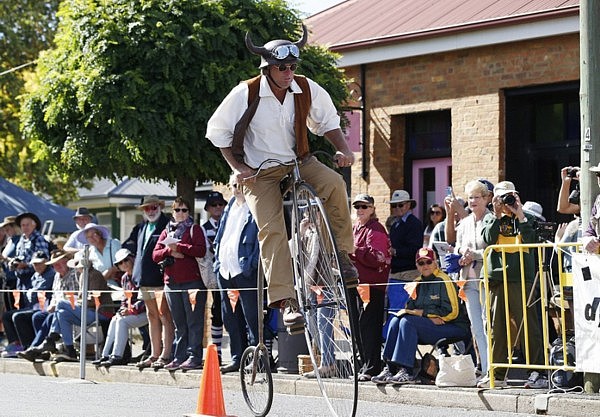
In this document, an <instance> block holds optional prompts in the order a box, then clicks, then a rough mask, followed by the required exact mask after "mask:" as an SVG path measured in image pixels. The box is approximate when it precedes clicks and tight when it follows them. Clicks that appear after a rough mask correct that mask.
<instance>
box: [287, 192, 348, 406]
mask: <svg viewBox="0 0 600 417" xmlns="http://www.w3.org/2000/svg"><path fill="white" fill-rule="evenodd" d="M294 208H295V210H293V219H292V225H293V229H294V230H293V236H292V240H293V245H292V254H293V258H294V269H295V273H296V277H297V278H296V290H297V294H298V302H299V304H300V308H301V310H302V313H303V314H304V318H305V320H306V326H305V336H306V342H307V344H308V347H309V352H310V356H311V362H312V364H313V368H314V369H313V371H312V372H309V373H307V374H305V377H307V378H315V379H316V380H317V382H318V384H319V388H320V390H321V393H322V394H323V397H324V398H325V400H326V402H327V405H328V407H329V410H330V412H331V413H332V415H334V416H339V417H352V416H354V415H355V414H356V405H357V395H358V380H357V370H356V364H357V361H356V355H355V344H354V339H353V331H354V329H353V326H354V321H353V320H352V319H351V317H350V315H351V314H353V313H352V312H353V311H354V310H353V309H351V308H349V305H348V298H347V292H346V289H345V287H344V281H343V279H342V276H341V273H340V265H339V259H338V253H337V246H336V243H335V238H334V236H333V233H332V230H331V227H330V224H329V220H328V218H327V214H326V212H325V209H324V207H323V204H322V202H321V200H320V199H319V198H317V197H316V194H315V192H314V190H313V189H312V187H310V186H309V185H307V184H301V185H299V186H298V188H297V190H296V201H295V204H294Z"/></svg>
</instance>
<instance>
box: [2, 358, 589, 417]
mask: <svg viewBox="0 0 600 417" xmlns="http://www.w3.org/2000/svg"><path fill="white" fill-rule="evenodd" d="M0 373H12V374H33V375H36V374H37V375H40V376H41V377H62V378H74V379H79V378H80V370H79V363H59V364H51V363H50V362H43V363H35V364H32V363H31V362H27V361H25V360H23V359H1V358H0ZM201 373H202V371H200V370H197V371H196V370H194V371H188V372H182V371H177V372H171V373H170V372H168V371H165V370H159V371H154V370H152V369H145V370H143V371H140V370H138V369H137V368H136V367H135V366H134V365H128V366H115V367H111V368H110V369H106V368H96V367H95V366H93V365H91V364H90V363H89V361H88V363H87V366H86V369H85V379H86V380H91V381H97V382H113V381H119V382H127V383H136V384H157V385H169V386H178V387H182V388H199V385H200V377H201ZM273 376H274V390H275V393H276V394H278V393H279V394H291V395H294V394H298V395H309V396H320V392H319V389H318V386H317V383H316V381H314V380H306V379H304V378H302V377H301V376H299V375H288V374H281V373H278V374H273ZM222 384H223V389H226V390H237V389H239V388H240V382H239V375H238V374H237V373H234V374H226V375H222ZM359 398H360V399H362V400H368V401H383V402H391V403H398V404H411V405H424V406H430V405H431V406H433V405H434V406H439V407H458V408H466V409H472V410H493V411H505V412H516V413H526V414H547V415H552V416H565V417H571V416H572V417H580V416H583V415H591V416H598V415H600V395H598V394H596V395H588V394H562V393H561V394H546V391H543V390H526V389H522V388H518V387H514V388H505V389H497V390H486V389H477V388H437V387H435V386H424V385H408V386H407V385H405V386H400V387H394V386H391V385H387V386H376V385H375V384H373V383H371V382H368V383H361V384H360V385H359ZM536 409H537V412H536ZM544 409H545V410H544Z"/></svg>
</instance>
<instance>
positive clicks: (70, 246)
mask: <svg viewBox="0 0 600 417" xmlns="http://www.w3.org/2000/svg"><path fill="white" fill-rule="evenodd" d="M73 220H75V226H76V227H77V230H75V231H74V232H73V233H71V235H70V236H69V238H68V239H67V241H66V242H65V244H64V246H63V249H64V250H66V251H67V252H78V251H80V250H81V249H83V245H84V243H82V242H80V241H79V240H78V239H77V237H78V236H79V231H80V230H81V229H83V228H84V227H85V226H86V225H87V224H88V223H91V222H92V221H93V220H94V216H93V215H92V213H90V211H89V210H88V209H87V208H86V207H77V211H76V212H75V215H74V216H73Z"/></svg>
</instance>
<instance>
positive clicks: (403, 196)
mask: <svg viewBox="0 0 600 417" xmlns="http://www.w3.org/2000/svg"><path fill="white" fill-rule="evenodd" d="M407 201H409V202H410V208H411V209H413V208H415V207H416V205H417V202H416V201H415V200H413V199H412V198H410V194H408V191H404V190H396V191H394V192H393V193H392V199H391V200H390V201H389V203H390V204H394V203H404V202H407Z"/></svg>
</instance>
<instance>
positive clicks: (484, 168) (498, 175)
mask: <svg viewBox="0 0 600 417" xmlns="http://www.w3.org/2000/svg"><path fill="white" fill-rule="evenodd" d="M345 70H346V74H347V76H348V77H349V78H354V80H355V81H357V82H359V83H360V79H359V72H358V68H357V67H352V68H346V69H345ZM578 79H579V36H578V34H573V35H565V36H556V37H551V38H544V39H537V40H530V41H522V42H514V43H510V44H502V45H493V46H489V47H481V48H472V49H468V50H460V51H453V52H446V53H440V54H434V55H427V56H419V57H413V58H407V59H402V60H394V61H387V62H382V63H375V64H368V65H367V67H366V80H365V82H364V84H365V86H366V91H365V97H366V102H367V118H368V126H367V132H368V139H367V143H368V160H369V164H368V167H369V168H368V169H369V177H368V179H367V181H364V180H363V179H362V178H361V176H360V174H361V169H360V167H361V163H362V161H361V155H360V153H358V154H357V155H356V156H357V163H356V164H355V165H354V167H353V170H352V171H353V172H352V195H355V194H357V193H359V192H368V193H369V194H371V195H373V196H374V197H375V201H376V202H377V204H381V203H382V202H383V201H384V200H387V199H389V196H390V194H391V192H392V191H393V190H394V189H398V188H403V187H404V186H405V184H404V178H403V173H404V131H403V130H404V117H403V115H406V114H409V113H415V112H422V111H428V110H441V109H449V110H450V111H451V120H452V164H453V167H452V178H453V184H452V185H453V187H454V188H455V190H458V191H459V192H461V193H462V190H463V188H464V184H465V183H466V182H467V181H469V180H471V179H474V178H481V177H484V178H488V179H490V180H491V181H492V182H497V181H498V180H502V179H504V173H503V169H504V112H503V107H504V99H503V89H508V88H515V87H525V86H534V85H543V84H552V83H558V82H565V81H573V80H578ZM380 211H381V210H380ZM380 215H381V216H383V215H384V212H383V211H381V213H380Z"/></svg>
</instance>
